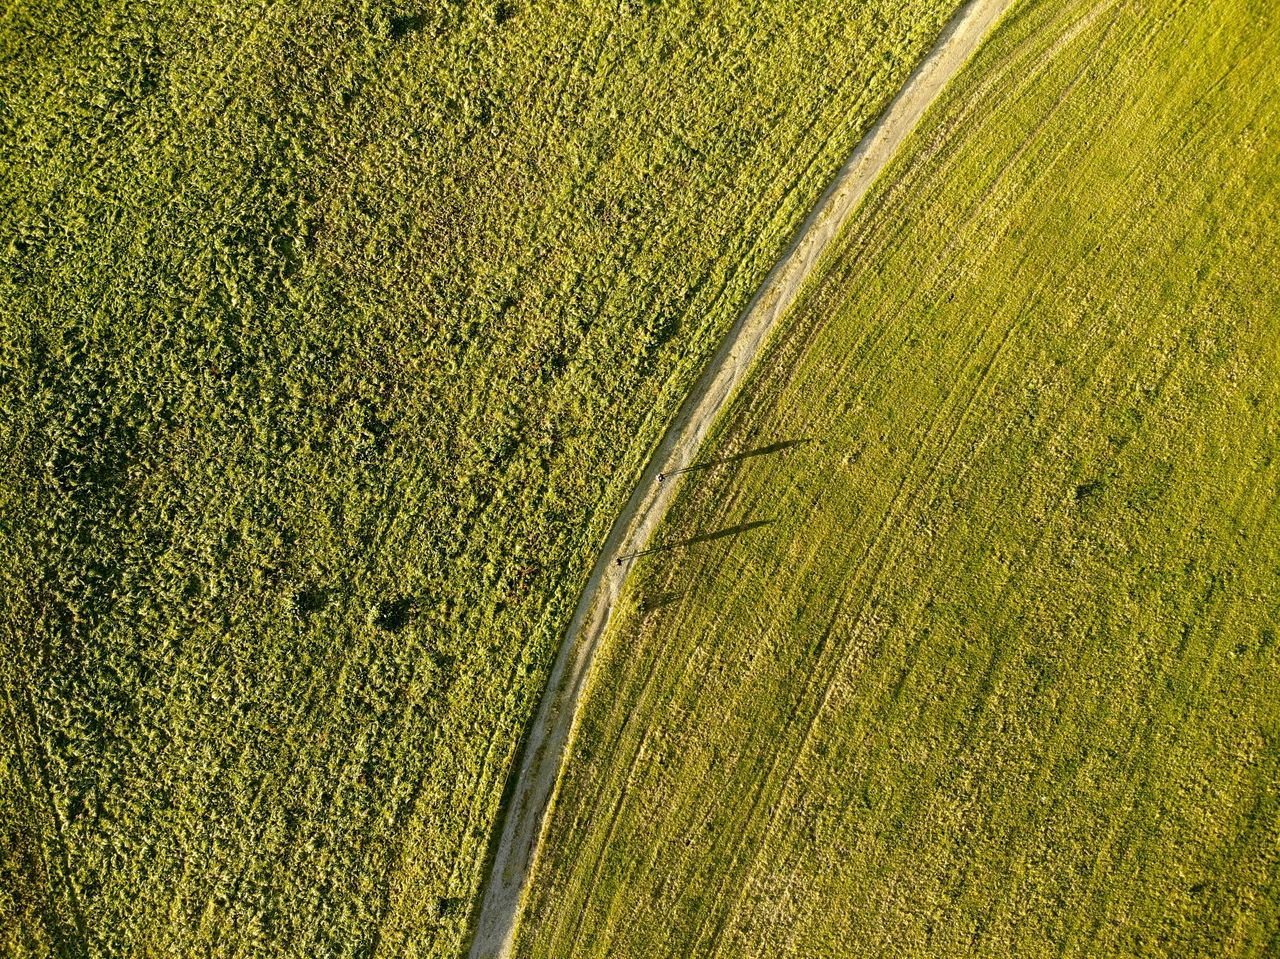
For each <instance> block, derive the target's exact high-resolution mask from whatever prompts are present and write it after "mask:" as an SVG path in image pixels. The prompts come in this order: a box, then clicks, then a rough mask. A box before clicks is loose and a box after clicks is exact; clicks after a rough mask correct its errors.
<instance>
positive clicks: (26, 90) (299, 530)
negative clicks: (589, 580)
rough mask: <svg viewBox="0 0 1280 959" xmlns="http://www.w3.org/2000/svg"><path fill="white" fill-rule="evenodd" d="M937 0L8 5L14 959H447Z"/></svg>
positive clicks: (4, 683)
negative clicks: (630, 508) (633, 509)
mask: <svg viewBox="0 0 1280 959" xmlns="http://www.w3.org/2000/svg"><path fill="white" fill-rule="evenodd" d="M954 6H955V4H954V2H952V0H893V2H889V0H858V2H856V3H852V4H848V3H832V2H827V0H801V2H799V3H795V2H786V3H784V2H781V0H725V2H716V3H714V4H703V3H693V2H674V3H669V4H668V3H663V4H651V3H643V2H630V0H624V2H622V3H597V2H587V3H582V2H567V0H552V2H549V3H538V4H533V3H528V2H524V0H510V2H507V0H504V2H486V3H463V2H455V3H436V4H427V3H423V4H420V5H416V6H413V5H406V4H404V3H400V2H390V0H367V2H360V3H356V2H348V0H302V2H298V3H273V2H262V3H251V4H243V3H226V2H214V3H194V2H187V0H164V2H158V3H157V2H151V3H142V2H135V0H113V2H95V0H88V2H77V3H70V2H59V0H40V2H32V0H15V2H12V3H9V4H7V5H6V6H5V7H4V9H3V11H0V89H2V90H3V91H4V92H3V95H0V411H2V412H0V556H3V562H2V563H0V598H2V601H0V691H2V695H3V701H2V704H0V952H3V953H4V954H5V955H7V956H15V957H17V956H49V955H59V956H89V957H96V956H153V955H173V956H179V955H180V956H194V955H200V956H255V957H256V956H263V955H298V956H303V955H305V956H319V955H323V956H382V955H396V956H409V955H422V956H456V955H458V954H460V952H461V951H462V950H463V949H464V948H465V944H466V939H467V932H468V928H469V924H470V923H471V921H472V916H473V909H474V905H475V902H476V895H477V892H478V890H479V888H480V885H481V883H482V880H483V876H484V861H485V857H486V854H487V849H488V844H489V842H490V837H491V835H492V832H493V828H494V824H495V820H496V817H497V815H498V811H499V805H500V797H501V791H502V789H503V785H504V782H505V780H506V776H507V773H508V770H509V768H510V766H511V763H512V759H513V755H514V752H515V750H516V748H517V743H518V739H519V737H520V735H521V730H522V729H523V727H524V724H525V723H526V721H527V720H528V718H529V716H530V714H531V712H532V709H533V706H534V704H535V702H536V700H537V697H538V695H539V693H540V691H541V688H542V684H543V682H544V680H545V676H546V673H547V670H548V666H549V663H550V659H551V656H552V654H553V652H554V649H555V645H556V642H557V640H558V638H559V634H560V631H561V629H562V628H563V625H564V623H565V621H566V619H567V617H568V614H569V613H570V612H571V610H572V606H573V603H574V602H575V600H576V596H577V594H578V591H579V590H580V588H581V586H582V584H583V582H584V580H585V576H586V572H587V570H588V568H589V567H590V564H591V563H592V561H593V560H594V557H595V554H596V552H597V550H598V549H599V547H600V544H601V543H602V541H603V538H604V535H605V532H606V530H607V528H608V525H609V523H610V521H611V519H612V517H613V516H614V514H615V513H616V511H617V509H618V508H619V507H620V505H621V504H622V502H623V501H624V500H625V498H626V496H627V494H628V492H629V487H630V485H631V483H632V482H633V478H634V477H635V475H636V474H637V471H638V469H639V467H640V464H642V463H643V461H644V459H645V457H646V455H647V453H648V451H649V449H650V448H651V446H652V445H653V443H654V442H655V441H656V439H657V437H658V435H659V433H660V431H661V429H662V427H663V426H664V424H665V422H666V420H667V419H668V418H669V416H670V415H671V413H672V411H673V409H674V406H675V404H676V403H677V402H678V400H679V399H680V397H682V395H683V394H684V392H685V391H686V390H687V388H688V386H689V384H690V382H691V380H692V378H693V377H694V376H695V375H696V373H697V371H698V369H699V367H700V365H701V364H702V363H703V362H704V360H705V359H706V357H707V356H708V355H709V352H710V351H711V350H712V349H713V348H714V345H715V343H716V341H717V338H718V337H719V336H720V335H721V334H722V333H723V332H724V331H725V330H726V329H727V328H728V326H729V324H730V323H731V322H732V319H733V318H734V316H735V315H736V314H737V313H738V311H739V310H740V309H741V308H742V307H743V306H744V305H745V302H746V300H747V298H748V296H749V295H750V293H751V292H752V290H753V288H754V287H755V286H756V284H757V283H758V282H759V280H760V279H761V278H762V277H763V275H764V273H765V272H766V271H767V270H768V268H769V266H770V265H771V264H772V263H773V261H774V260H775V258H776V257H777V255H778V254H779V252H780V251H781V249H782V248H783V247H784V246H785V243H786V241H787V240H788V238H789V235H790V233H791V232H792V231H793V230H794V228H795V227H796V226H797V225H798V223H799V221H800V219H801V218H802V217H803V216H804V214H805V213H806V211H807V210H808V209H809V208H810V206H811V205H812V204H813V202H814V201H815V199H816V198H817V196H818V194H819V193H820V191H821V190H822V188H823V187H824V185H825V183H826V182H827V180H828V179H829V178H830V176H831V175H832V174H833V172H834V171H835V170H836V169H837V168H838V166H839V165H840V163H841V162H842V161H843V159H844V157H845V155H846V154H847V153H848V152H849V150H850V149H851V148H852V146H853V145H854V144H855V143H856V142H857V140H858V138H859V136H860V134H861V132H862V131H863V130H864V129H865V128H866V127H867V126H868V125H869V123H870V121H871V120H872V119H873V117H874V116H875V114H876V113H877V112H878V110H879V109H880V108H881V107H882V106H883V104H884V103H886V102H887V101H888V99H889V98H890V97H891V96H892V95H893V93H894V92H895V91H896V89H897V88H898V86H899V85H900V83H901V82H902V80H903V79H904V78H905V77H906V75H907V73H908V71H909V69H910V68H911V66H912V65H913V64H914V62H915V61H916V60H917V59H918V58H919V56H920V55H921V54H922V53H923V52H924V51H925V50H926V49H927V48H928V46H929V45H930V44H931V42H932V40H933V38H934V36H935V35H936V33H937V32H938V30H939V29H940V27H941V25H942V23H943V22H944V21H945V19H946V17H947V16H948V15H949V14H950V12H951V10H952V9H953V8H954Z"/></svg>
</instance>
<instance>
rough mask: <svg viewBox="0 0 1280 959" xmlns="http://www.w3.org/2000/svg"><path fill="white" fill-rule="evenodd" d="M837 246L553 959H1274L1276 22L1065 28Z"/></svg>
mask: <svg viewBox="0 0 1280 959" xmlns="http://www.w3.org/2000/svg"><path fill="white" fill-rule="evenodd" d="M837 245H838V249H837V250H836V251H834V252H833V254H832V255H831V256H830V257H829V258H828V259H827V260H826V261H825V265H824V267H823V268H822V269H821V271H820V274H821V275H820V276H819V277H817V278H815V280H814V281H813V282H812V283H811V285H810V286H809V288H808V290H807V291H806V296H805V298H804V300H803V301H802V303H801V304H800V305H799V306H798V307H797V310H796V312H795V314H794V315H793V317H792V318H791V321H790V322H789V323H788V324H786V328H785V330H784V331H783V332H782V334H781V335H780V336H779V337H778V338H777V339H776V340H775V341H774V343H773V344H772V346H771V348H770V351H769V353H768V355H767V357H766V358H765V359H764V360H762V361H761V362H760V364H759V367H758V369H757V371H756V373H755V374H754V377H753V379H752V380H751V381H750V382H749V385H748V386H747V388H745V389H744V391H743V393H742V394H741V395H740V396H739V397H738V399H737V401H736V402H735V403H734V405H733V406H732V408H731V409H730V410H729V411H728V412H727V414H726V416H725V418H724V419H723V420H722V421H721V423H720V425H719V427H718V430H717V433H716V436H715V439H714V441H713V442H711V443H710V444H709V448H708V449H706V450H704V454H703V456H702V460H701V465H700V468H697V469H694V470H691V471H689V472H687V473H685V474H683V475H682V476H680V477H678V482H680V483H681V484H682V486H681V490H680V493H679V496H678V497H677V501H676V505H675V506H674V508H673V511H672V512H671V514H669V516H668V521H667V525H666V527H665V529H664V530H663V531H661V532H660V533H659V534H658V537H657V540H656V542H655V544H654V546H655V551H654V552H652V553H650V554H648V555H646V556H645V557H644V558H643V559H642V560H640V561H639V563H638V565H637V567H636V571H635V574H634V576H633V579H632V580H631V582H630V585H629V587H628V589H629V593H628V598H627V600H626V602H625V603H624V607H625V608H624V610H623V612H622V613H621V615H620V618H619V619H618V620H616V621H615V624H614V629H613V631H612V633H611V634H610V637H609V638H608V640H607V642H606V643H605V644H604V645H603V646H602V648H601V650H600V652H599V654H598V656H597V660H596V662H595V664H594V667H593V673H592V678H591V685H590V686H589V687H588V691H587V693H586V695H585V697H584V700H583V707H582V713H581V715H580V717H579V725H578V727H577V730H576V733H575V739H574V742H573V743H572V744H571V747H570V752H571V756H570V759H569V761H568V764H567V765H566V769H565V772H564V774H563V776H562V779H561V782H560V786H559V794H558V798H557V799H556V803H555V806H554V807H553V813H552V818H551V821H550V826H549V831H548V833H547V836H546V841H545V844H544V848H543V852H542V854H541V857H540V860H539V866H538V869H537V871H536V873H535V876H534V881H533V885H532V887H531V890H530V896H529V902H528V908H527V911H526V915H525V918H524V920H523V923H522V925H521V931H520V939H519V948H518V950H517V954H518V955H521V956H532V957H544V956H545V957H560V956H568V955H579V956H581V955H592V956H597V955H600V956H603V955H608V956H612V957H644V959H654V957H661V956H673V957H676V956H678V957H705V956H719V957H734V959H742V957H751V956H760V957H766V956H768V957H776V956H792V955H794V956H920V957H940V956H1170V957H1173V956H1177V957H1188V956H1269V955H1276V954H1277V951H1278V950H1280V696H1278V695H1277V690H1280V641H1278V640H1277V636H1278V635H1280V503H1278V502H1277V497H1278V496H1280V284H1278V283H1277V282H1276V280H1277V272H1276V269H1277V264H1278V263H1280V22H1278V21H1277V9H1276V7H1275V5H1274V4H1270V3H1265V2H1262V0H1186V2H1178V3H1171V4H1150V3H1140V2H1128V0H1117V2H1113V0H1027V2H1024V3H1022V4H1020V5H1018V6H1017V7H1015V8H1014V9H1013V11H1012V12H1011V14H1010V15H1009V17H1008V18H1007V19H1006V20H1005V21H1004V22H1003V23H1002V24H1001V25H1000V27H999V28H998V29H997V31H996V32H995V34H993V37H992V39H991V40H990V41H989V42H988V43H987V44H986V45H985V46H984V47H983V49H982V51H981V52H980V53H979V54H978V56H977V57H976V58H975V60H974V61H973V62H972V63H971V64H969V66H968V67H967V68H966V71H965V72H963V73H962V75H961V76H960V78H959V79H958V80H957V81H956V83H955V84H954V85H953V86H952V87H951V88H950V89H949V90H948V91H947V93H945V94H944V96H943V99H942V100H941V101H940V103H939V105H938V106H937V108H936V109H935V110H934V111H933V112H932V113H931V114H930V116H929V117H928V118H926V120H925V122H924V124H923V126H922V127H921V128H920V129H919V130H918V131H917V132H916V134H915V136H914V138H913V140H912V142H911V143H910V144H909V145H908V147H907V148H906V149H905V150H904V153H903V155H902V156H900V157H899V158H898V160H897V161H895V166H894V167H893V168H891V169H890V170H889V172H888V173H887V174H886V176H885V177H884V178H883V179H882V181H881V183H880V184H879V185H878V186H877V187H876V189H875V190H873V192H872V194H871V195H870V196H869V198H868V202H867V204H866V206H865V207H864V208H863V210H862V211H861V213H860V214H859V215H858V217H857V218H856V220H855V221H854V222H853V223H852V224H851V225H850V226H849V228H848V229H847V231H846V232H845V233H844V235H843V236H842V237H841V239H840V240H839V242H838V244H837ZM725 530H728V531H730V532H729V534H728V535H720V536H717V535H715V534H717V533H718V532H720V531H725ZM681 544H683V545H681Z"/></svg>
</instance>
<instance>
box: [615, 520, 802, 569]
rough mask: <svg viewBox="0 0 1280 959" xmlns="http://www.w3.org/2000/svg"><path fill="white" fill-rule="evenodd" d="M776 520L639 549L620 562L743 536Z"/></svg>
mask: <svg viewBox="0 0 1280 959" xmlns="http://www.w3.org/2000/svg"><path fill="white" fill-rule="evenodd" d="M776 522H777V520H776V519H757V520H752V521H751V522H750V523H739V524H738V525H736V526H726V527H725V528H724V529H718V530H716V531H715V532H713V533H699V534H698V535H697V536H690V537H689V538H688V539H681V540H676V541H675V542H674V543H660V544H659V545H657V546H650V547H649V548H648V549H638V550H636V551H635V552H634V553H624V554H623V555H621V556H619V557H618V559H619V560H629V559H636V558H637V557H640V556H649V555H651V554H653V553H667V552H670V551H671V550H673V549H683V548H684V547H686V546H697V545H698V544H700V543H711V542H714V541H715V540H718V539H724V538H725V537H727V536H741V535H742V534H743V533H749V532H751V530H753V529H759V528H760V527H761V526H770V525H772V524H774V523H776Z"/></svg>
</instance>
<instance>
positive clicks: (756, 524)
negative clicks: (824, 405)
mask: <svg viewBox="0 0 1280 959" xmlns="http://www.w3.org/2000/svg"><path fill="white" fill-rule="evenodd" d="M809 442H811V440H810V439H809V438H808V437H805V438H803V439H798V440H782V441H781V442H778V443H770V444H769V445H768V446H761V447H759V448H758V449H754V450H747V451H746V452H745V453H735V454H734V455H733V456H724V457H721V458H720V459H715V460H707V461H705V462H702V463H693V464H691V465H689V466H685V467H682V468H681V469H678V470H672V471H671V472H670V473H667V474H665V476H667V477H671V476H679V475H680V474H682V473H693V472H697V471H698V470H707V469H711V468H713V467H716V466H727V465H729V464H731V463H740V462H742V461H743V460H745V459H750V458H751V457H753V456H768V455H769V454H771V453H781V452H783V451H784V450H789V449H792V448H793V447H796V446H803V445H804V444H805V443H809ZM776 522H777V520H773V519H757V520H752V521H751V522H749V523H738V524H737V525H736V526H726V527H725V528H724V529H718V530H716V531H715V532H712V533H699V534H698V535H697V536H691V537H689V538H688V539H682V540H678V541H677V542H674V543H661V544H659V545H657V546H650V547H649V548H648V549H640V550H636V551H635V552H633V553H626V554H624V555H622V556H619V557H618V558H619V559H620V560H629V559H636V558H637V557H640V556H649V555H650V554H652V553H665V552H668V551H670V550H673V549H683V548H684V547H686V546H697V545H698V544H699V543H710V542H712V541H713V540H717V539H724V538H725V537H726V536H740V535H742V534H743V533H748V532H750V531H751V530H753V529H759V528H760V527H761V526H769V525H771V524H772V523H776Z"/></svg>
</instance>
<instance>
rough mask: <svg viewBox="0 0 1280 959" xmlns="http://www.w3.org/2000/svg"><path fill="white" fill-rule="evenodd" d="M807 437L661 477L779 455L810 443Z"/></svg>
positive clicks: (693, 464) (672, 471) (723, 458)
mask: <svg viewBox="0 0 1280 959" xmlns="http://www.w3.org/2000/svg"><path fill="white" fill-rule="evenodd" d="M812 442H813V440H811V439H810V438H809V437H807V436H806V437H803V438H802V439H798V440H782V441H780V442H778V443H770V444H769V445H768V446H761V447H759V448H758V449H754V450H747V451H746V452H745V453H735V454H734V455H733V456H722V457H721V458H720V459H715V460H706V461H705V462H702V463H690V464H689V465H688V466H682V467H681V468H680V469H675V470H671V472H669V473H664V474H663V476H679V475H680V474H681V473H692V472H694V471H696V470H709V469H711V468H712V467H713V466H727V465H728V464H729V463H739V462H741V461H742V460H745V459H750V458H751V457H753V456H768V455H769V454H770V453H781V452H782V451H783V450H789V449H791V448H792V447H795V446H803V445H804V444H805V443H812Z"/></svg>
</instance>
